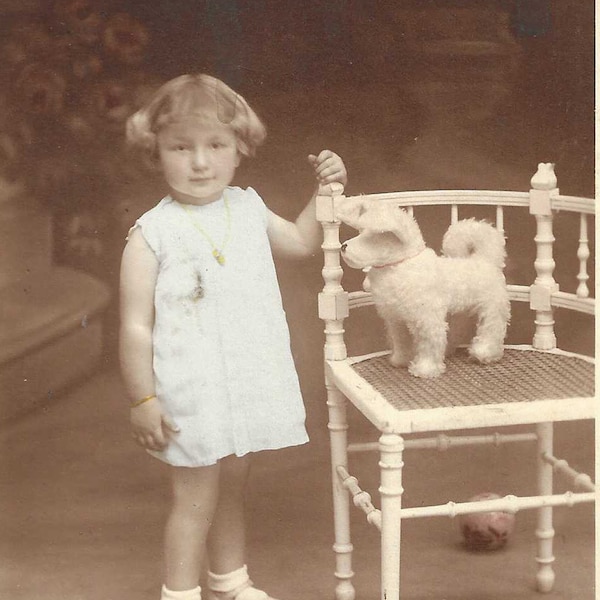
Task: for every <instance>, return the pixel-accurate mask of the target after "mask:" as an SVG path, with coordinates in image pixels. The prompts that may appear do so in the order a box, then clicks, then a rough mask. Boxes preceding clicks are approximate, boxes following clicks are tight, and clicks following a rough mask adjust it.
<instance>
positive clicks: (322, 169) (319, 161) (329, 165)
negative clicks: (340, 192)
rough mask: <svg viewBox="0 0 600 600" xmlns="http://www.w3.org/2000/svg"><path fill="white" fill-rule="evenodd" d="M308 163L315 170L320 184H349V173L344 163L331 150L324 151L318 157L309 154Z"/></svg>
mask: <svg viewBox="0 0 600 600" xmlns="http://www.w3.org/2000/svg"><path fill="white" fill-rule="evenodd" d="M308 161H309V162H310V163H311V165H312V166H313V167H314V169H315V174H316V176H317V179H318V181H319V183H323V184H325V183H334V182H337V183H341V184H342V185H344V186H345V185H346V184H347V183H348V173H347V171H346V167H345V165H344V161H343V160H342V159H341V158H340V157H339V156H338V155H337V154H336V153H335V152H332V151H331V150H323V151H322V152H321V153H320V154H319V155H318V156H315V155H314V154H309V156H308Z"/></svg>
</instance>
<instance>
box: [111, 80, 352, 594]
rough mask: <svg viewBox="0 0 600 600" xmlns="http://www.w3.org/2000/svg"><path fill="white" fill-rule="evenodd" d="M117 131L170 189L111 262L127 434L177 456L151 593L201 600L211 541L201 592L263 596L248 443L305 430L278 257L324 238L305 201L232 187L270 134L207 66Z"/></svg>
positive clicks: (262, 445) (290, 442)
mask: <svg viewBox="0 0 600 600" xmlns="http://www.w3.org/2000/svg"><path fill="white" fill-rule="evenodd" d="M127 134H128V139H129V141H130V142H131V143H132V144H133V145H134V146H137V147H138V148H142V149H143V150H144V151H146V152H147V153H148V155H149V156H150V157H151V158H152V159H153V160H155V161H156V164H157V165H158V167H159V168H160V169H161V171H162V173H163V175H164V178H165V180H166V183H167V185H168V187H169V189H170V194H169V195H168V196H167V197H166V198H163V199H162V200H161V201H160V202H159V203H158V204H157V205H156V206H155V207H154V208H152V209H151V210H149V211H148V212H147V213H145V214H144V215H143V216H142V217H141V218H140V219H138V221H137V222H136V224H135V226H134V227H133V228H132V230H131V232H130V235H129V237H128V242H127V245H126V247H125V250H124V252H123V259H122V266H121V336H120V354H121V365H122V372H123V378H124V381H125V385H126V388H127V393H128V395H129V398H130V400H131V426H132V435H133V437H134V439H135V440H136V441H137V443H138V444H140V445H141V446H142V447H144V448H146V449H147V450H148V452H150V453H151V454H153V455H154V456H155V457H157V458H158V459H160V460H162V461H164V462H165V463H167V464H169V465H171V466H170V472H171V481H172V506H171V509H170V514H169V517H168V520H167V524H166V532H165V580H164V585H163V588H162V596H161V598H162V600H169V599H181V600H200V587H199V579H200V573H201V571H200V569H201V565H202V564H203V562H204V558H205V556H204V554H205V552H206V550H205V548H206V549H207V552H208V561H209V573H208V579H207V582H208V587H209V590H210V591H209V593H208V598H209V599H210V600H225V599H226V600H269V598H270V597H269V596H268V595H267V594H266V593H265V592H262V591H260V590H257V589H256V588H255V587H254V586H253V584H252V581H251V580H250V579H249V577H248V572H247V568H246V557H245V539H244V519H243V495H244V486H245V482H246V476H247V474H248V469H249V462H250V457H251V455H252V453H254V452H258V451H260V450H268V449H276V448H284V447H288V446H294V445H299V444H304V443H305V442H307V440H308V437H307V434H306V430H305V427H304V420H305V412H304V406H303V403H302V398H301V396H300V388H299V385H298V379H297V375H296V372H295V369H294V364H293V360H292V356H291V352H290V345H289V333H288V329H287V323H286V318H285V313H284V311H283V308H282V304H281V297H280V293H279V289H278V285H277V279H276V274H275V268H274V265H273V258H272V255H273V254H277V255H284V256H288V257H308V256H310V255H311V254H313V253H314V252H315V251H316V250H317V249H318V246H319V244H320V241H321V237H320V228H319V225H318V223H317V221H316V219H315V199H314V196H313V198H312V199H311V201H310V202H309V203H308V205H307V206H306V208H305V209H304V210H303V211H302V213H301V214H300V216H299V217H298V218H297V219H296V221H295V222H294V223H291V222H289V221H286V220H284V219H282V218H281V217H279V216H277V215H276V214H274V213H273V212H271V211H270V210H269V209H268V208H267V207H266V206H265V204H264V203H263V201H262V199H261V198H260V196H259V195H258V194H257V193H256V192H255V191H254V190H253V189H252V188H248V189H245V190H244V189H240V188H239V187H232V186H231V185H230V184H231V182H232V180H233V177H234V175H235V171H236V168H237V167H238V165H239V164H240V160H241V158H242V156H251V155H252V154H253V153H254V150H255V148H256V147H257V146H258V145H259V144H261V143H262V142H263V140H264V138H265V135H266V132H265V129H264V126H263V125H262V123H261V121H260V120H259V119H258V117H257V116H256V114H255V113H254V111H253V110H252V109H251V108H250V107H249V106H248V104H247V103H246V101H245V100H244V99H243V98H242V97H241V96H240V95H238V94H236V93H235V92H234V91H233V90H231V89H230V88H229V87H228V86H227V85H225V84H224V83H223V82H221V81H219V80H217V79H215V78H213V77H210V76H208V75H195V76H193V75H184V76H182V77H178V78H176V79H174V80H172V81H170V82H168V83H166V84H165V85H164V86H163V87H161V88H160V89H159V90H158V92H157V93H156V95H155V96H154V98H153V99H152V100H151V101H150V102H149V103H148V104H147V105H146V106H145V107H144V108H142V109H141V110H140V111H138V112H137V113H136V114H134V115H133V116H132V117H131V118H130V120H129V122H128V129H127ZM308 158H309V161H310V162H311V163H312V165H313V167H314V169H315V174H316V178H317V180H318V181H319V182H321V183H331V182H341V183H343V184H345V182H346V177H347V176H346V169H345V167H344V164H343V162H342V160H341V159H340V158H339V157H338V156H337V155H336V154H334V153H333V152H330V151H328V150H324V151H322V152H321V153H320V154H319V155H318V156H315V155H310V156H309V157H308ZM271 600H273V599H271Z"/></svg>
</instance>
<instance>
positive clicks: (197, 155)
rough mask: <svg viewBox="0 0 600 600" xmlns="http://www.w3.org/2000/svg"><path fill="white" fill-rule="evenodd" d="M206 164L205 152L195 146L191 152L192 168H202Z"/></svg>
mask: <svg viewBox="0 0 600 600" xmlns="http://www.w3.org/2000/svg"><path fill="white" fill-rule="evenodd" d="M207 165H208V158H207V155H206V152H205V151H204V149H202V148H197V149H196V150H194V152H193V154H192V168H193V169H203V168H205V167H206V166H207Z"/></svg>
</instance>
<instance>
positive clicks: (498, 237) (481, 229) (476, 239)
mask: <svg viewBox="0 0 600 600" xmlns="http://www.w3.org/2000/svg"><path fill="white" fill-rule="evenodd" d="M442 252H443V253H444V254H445V255H446V256H448V257H450V258H469V257H476V258H481V259H484V260H486V261H488V262H490V263H492V264H493V265H495V266H496V267H497V268H498V269H503V268H504V261H505V259H506V249H505V247H504V236H503V235H502V234H501V233H500V232H499V231H498V230H497V229H496V228H495V227H494V226H493V225H490V223H486V222H485V221H478V220H476V219H463V220H461V221H457V222H456V223H453V224H452V225H450V227H449V228H448V231H446V233H445V235H444V239H443V241H442Z"/></svg>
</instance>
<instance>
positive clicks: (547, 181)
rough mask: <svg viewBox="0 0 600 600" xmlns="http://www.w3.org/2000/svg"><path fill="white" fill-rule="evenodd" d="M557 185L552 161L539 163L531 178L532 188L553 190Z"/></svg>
mask: <svg viewBox="0 0 600 600" xmlns="http://www.w3.org/2000/svg"><path fill="white" fill-rule="evenodd" d="M556 185H557V179H556V175H555V174H554V163H539V164H538V169H537V171H536V173H535V175H534V176H533V177H532V178H531V187H532V188H533V189H534V190H553V189H554V188H555V187H556Z"/></svg>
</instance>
